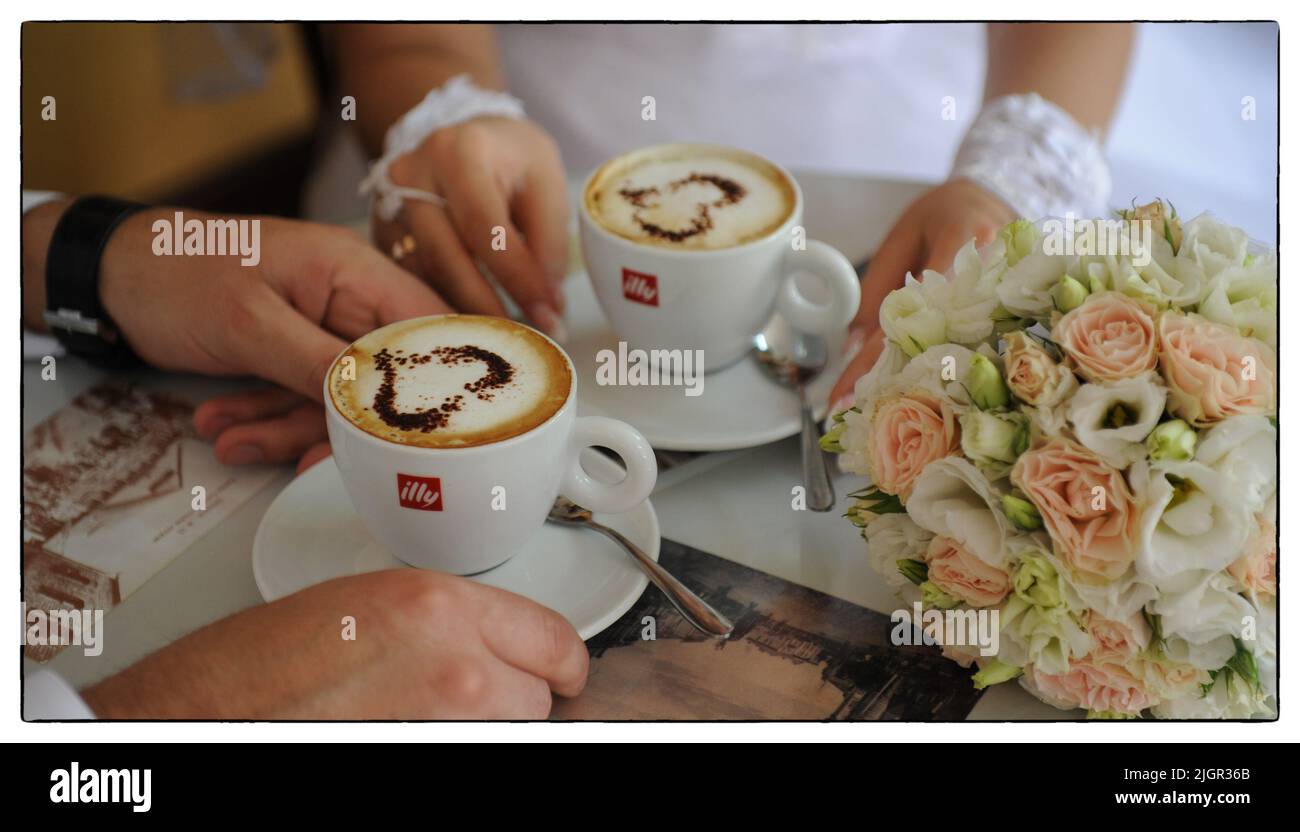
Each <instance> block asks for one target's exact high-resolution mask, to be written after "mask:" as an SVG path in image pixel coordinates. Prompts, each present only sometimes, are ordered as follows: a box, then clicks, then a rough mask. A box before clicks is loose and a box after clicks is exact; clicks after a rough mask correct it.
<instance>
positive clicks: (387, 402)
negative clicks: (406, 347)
mask: <svg viewBox="0 0 1300 832" xmlns="http://www.w3.org/2000/svg"><path fill="white" fill-rule="evenodd" d="M435 361H436V362H438V363H439V364H441V365H443V366H454V365H457V364H471V363H474V362H478V363H481V364H482V365H483V367H484V371H483V375H481V376H479V377H478V378H476V379H474V380H473V381H469V382H466V383H465V385H464V389H465V393H453V394H451V395H449V396H444V397H443V400H442V401H441V402H440V403H438V404H436V405H434V406H432V407H426V408H421V409H418V410H401V409H399V408H398V407H397V379H398V375H399V373H400V372H401V371H402V370H403V369H408V368H415V367H422V366H424V365H426V364H430V363H432V362H435ZM374 365H375V371H376V372H378V373H380V374H382V375H383V381H382V382H380V384H379V389H378V390H376V391H375V400H374V411H375V413H376V415H378V416H379V418H380V419H381V420H383V422H384V424H386V425H388V426H389V427H392V428H397V429H398V430H418V431H421V432H424V433H428V432H429V431H432V430H438V429H441V428H445V427H446V426H447V424H448V423H449V422H450V421H451V417H452V414H454V413H457V412H459V411H460V410H461V409H462V408H463V407H464V402H465V396H466V395H471V396H474V397H476V398H478V399H480V400H482V401H485V402H490V401H492V397H493V395H494V394H495V393H496V392H497V391H498V390H500V389H501V388H503V387H505V386H506V385H508V384H509V383H510V382H511V381H512V380H513V379H514V377H515V368H514V367H513V366H512V365H511V364H510V362H509V361H506V360H505V359H504V358H502V357H501V356H499V355H497V354H496V353H494V352H492V351H491V350H485V349H483V348H482V347H476V346H474V345H472V344H461V345H460V346H455V347H435V348H433V349H432V350H429V351H428V352H413V353H407V352H403V351H402V350H398V351H397V352H396V353H391V352H389V351H388V348H387V347H385V348H384V349H382V350H380V351H379V352H377V353H375V356H374Z"/></svg>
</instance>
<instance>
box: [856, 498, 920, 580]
mask: <svg viewBox="0 0 1300 832" xmlns="http://www.w3.org/2000/svg"><path fill="white" fill-rule="evenodd" d="M862 536H863V537H864V538H866V541H867V556H868V557H869V558H870V559H871V566H872V568H874V569H875V570H876V572H878V573H879V574H880V575H881V576H882V577H883V578H884V579H885V583H886V584H888V585H889V586H890V587H891V588H892V589H893V590H894V591H895V592H906V594H908V595H912V594H915V597H916V598H917V599H919V598H920V593H919V592H915V593H913V592H908V591H907V590H908V589H909V588H910V589H911V590H913V591H915V590H916V587H915V585H914V584H913V583H912V582H911V581H909V580H908V579H907V578H905V577H903V573H901V572H899V571H898V562H899V561H900V560H905V559H908V558H911V559H915V560H921V559H922V556H923V555H924V554H925V551H926V549H927V548H928V547H929V545H930V539H931V538H933V537H934V535H933V534H931V533H930V532H928V531H926V530H925V529H923V528H921V527H920V526H918V525H916V523H915V522H913V521H912V518H910V517H908V516H907V515H906V514H882V515H881V516H879V517H877V518H876V519H874V520H872V521H871V522H870V523H868V524H867V526H866V528H865V529H863V530H862ZM909 600H910V599H909Z"/></svg>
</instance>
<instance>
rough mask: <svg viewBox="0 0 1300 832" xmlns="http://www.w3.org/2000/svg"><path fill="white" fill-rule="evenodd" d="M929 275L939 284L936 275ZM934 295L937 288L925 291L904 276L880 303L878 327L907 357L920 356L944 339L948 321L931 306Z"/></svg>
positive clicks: (917, 282) (941, 342) (946, 336)
mask: <svg viewBox="0 0 1300 832" xmlns="http://www.w3.org/2000/svg"><path fill="white" fill-rule="evenodd" d="M929 274H930V275H932V276H937V280H938V282H940V283H941V282H942V281H943V275H940V274H939V273H938V272H930V273H929ZM928 280H929V278H927V281H928ZM937 294H938V289H937V287H936V288H928V287H927V286H925V285H924V284H922V283H921V282H920V281H918V280H917V279H916V278H914V277H912V275H911V274H908V275H907V277H906V279H905V280H904V283H903V286H902V288H899V289H895V290H894V291H892V292H890V293H889V294H888V295H886V296H885V300H884V301H883V302H882V303H881V304H880V328H881V329H883V330H884V331H885V336H886V337H888V338H889V340H890V341H893V342H894V343H895V344H897V345H898V346H899V347H901V348H902V350H903V352H905V353H907V354H908V355H920V354H921V353H923V352H925V351H926V350H927V349H929V348H930V347H933V346H935V345H937V344H943V343H946V342H947V340H948V319H947V317H946V316H945V315H944V312H943V310H942V309H940V308H939V307H938V306H936V305H935V296H936V295H937Z"/></svg>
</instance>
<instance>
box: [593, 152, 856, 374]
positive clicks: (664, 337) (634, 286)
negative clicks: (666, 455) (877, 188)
mask: <svg viewBox="0 0 1300 832" xmlns="http://www.w3.org/2000/svg"><path fill="white" fill-rule="evenodd" d="M718 153H725V154H731V155H736V156H739V157H741V158H744V157H749V158H752V159H753V160H754V161H755V163H756V164H762V165H765V166H767V167H769V168H771V169H774V170H776V171H779V172H780V174H781V175H782V176H784V177H785V178H786V180H787V181H788V183H789V186H790V190H791V192H792V193H793V195H794V197H793V205H792V206H791V209H790V212H789V215H788V216H787V217H786V219H785V221H784V222H783V223H781V225H780V227H778V228H777V229H776V230H774V231H772V232H771V233H769V234H767V235H766V236H764V237H762V238H761V239H758V240H753V241H751V242H747V243H743V244H741V245H735V246H729V247H725V248H717V249H672V248H667V247H664V246H661V245H653V244H647V243H642V242H636V241H633V240H629V239H627V238H625V237H621V236H619V235H618V234H615V233H613V232H611V231H609V230H608V229H606V228H605V227H603V226H602V225H601V223H600V222H599V221H598V220H597V219H596V218H594V217H593V216H591V212H590V210H589V209H588V206H587V199H586V198H585V195H586V194H588V193H589V192H590V191H591V190H592V188H593V185H594V184H595V183H596V182H597V180H598V178H599V177H601V176H602V171H604V170H605V169H606V168H607V167H609V165H613V164H618V165H628V164H635V163H636V160H637V159H638V158H640V157H642V156H645V157H650V158H655V157H666V156H671V157H673V158H689V157H690V156H691V155H692V154H698V155H700V156H708V155H716V154H718ZM583 194H584V199H583V206H582V208H581V209H580V210H579V223H580V233H581V237H582V253H583V257H584V259H585V261H586V266H587V273H588V274H589V275H590V277H591V283H592V287H593V288H594V290H595V293H596V297H597V299H598V300H599V301H600V306H601V309H602V310H603V311H604V313H605V317H606V318H607V319H608V320H609V323H610V325H611V326H612V327H613V329H614V332H615V333H616V334H617V335H618V336H619V337H620V338H622V339H623V340H626V341H627V342H628V343H629V345H630V346H633V347H639V348H643V349H698V350H702V351H703V358H704V368H705V370H716V369H719V368H721V367H725V366H727V365H729V364H732V363H734V362H735V361H737V360H738V359H740V358H741V357H742V356H744V355H745V354H746V353H748V352H749V351H750V349H752V347H753V337H754V336H755V335H756V334H757V333H758V332H760V331H761V330H762V328H763V327H764V326H765V325H766V324H767V322H768V321H769V320H770V319H771V317H772V313H773V310H774V309H775V310H776V312H777V313H778V314H780V315H781V316H782V317H783V318H785V320H786V322H787V323H789V324H790V325H791V326H792V327H794V328H795V329H797V330H799V331H802V332H806V333H811V334H817V335H822V336H831V335H834V334H835V333H837V332H840V331H842V330H843V329H844V328H845V327H846V326H847V325H848V323H849V321H850V320H851V319H852V318H853V315H854V314H855V313H856V312H857V309H858V301H859V297H860V292H861V290H860V287H859V283H858V276H857V275H856V274H855V273H854V271H853V266H852V264H850V263H849V261H848V259H847V258H845V257H844V255H842V254H840V253H839V252H838V251H836V250H835V249H834V248H832V247H831V246H829V245H827V244H826V243H822V242H819V241H817V240H806V239H804V237H803V235H802V223H803V193H802V191H800V189H799V183H798V182H797V181H796V180H795V178H794V177H793V176H791V175H790V173H789V171H786V170H785V169H784V168H782V167H780V166H779V165H776V164H775V163H773V162H770V161H767V160H765V159H762V158H761V157H758V156H754V155H753V154H749V153H746V152H745V151H739V150H734V149H731V148H719V147H716V146H713V145H697V144H675V145H660V146H657V147H650V148H645V149H642V150H638V151H634V152H633V153H631V154H627V155H626V156H622V157H619V158H618V159H617V160H614V161H613V162H610V163H608V164H607V165H605V166H602V167H601V168H599V169H597V170H596V171H595V172H594V173H593V174H592V175H591V177H589V178H588V180H587V182H586V184H585V186H584V188H583ZM800 273H807V274H811V275H812V276H814V277H816V278H818V279H820V280H821V282H822V283H823V284H824V285H825V288H826V293H825V294H826V296H827V298H828V299H827V300H826V302H822V303H818V302H815V301H813V300H812V299H810V298H808V297H807V296H805V295H804V293H803V292H802V291H801V289H800V285H799V281H798V280H797V277H798V275H799V274H800Z"/></svg>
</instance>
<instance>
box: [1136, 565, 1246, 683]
mask: <svg viewBox="0 0 1300 832" xmlns="http://www.w3.org/2000/svg"><path fill="white" fill-rule="evenodd" d="M1151 612H1152V613H1154V614H1156V615H1158V616H1160V632H1161V634H1162V635H1163V636H1164V652H1165V655H1166V656H1167V657H1169V658H1170V659H1171V660H1173V661H1175V662H1179V663H1182V664H1190V665H1194V666H1195V667H1199V668H1201V669H1202V670H1218V669H1219V668H1221V667H1223V666H1224V665H1225V664H1227V663H1228V660H1229V659H1231V658H1232V657H1233V655H1235V654H1236V652H1237V648H1236V644H1235V643H1234V642H1233V639H1236V638H1240V637H1241V634H1242V630H1243V628H1244V627H1245V622H1246V621H1247V619H1248V618H1250V617H1253V616H1254V615H1255V608H1254V607H1252V606H1251V604H1250V602H1249V601H1247V600H1246V599H1245V598H1243V597H1241V596H1240V595H1238V594H1237V593H1236V592H1234V591H1233V583H1232V579H1231V578H1229V577H1228V576H1227V575H1225V574H1223V573H1222V572H1187V573H1184V574H1183V575H1182V576H1181V577H1179V578H1178V579H1177V580H1175V581H1171V582H1170V583H1169V584H1168V585H1167V586H1165V587H1163V588H1162V593H1161V595H1160V597H1159V598H1157V599H1156V600H1155V601H1153V602H1152V604H1151Z"/></svg>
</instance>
